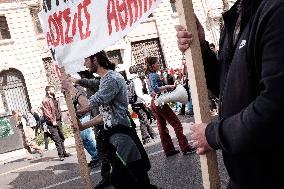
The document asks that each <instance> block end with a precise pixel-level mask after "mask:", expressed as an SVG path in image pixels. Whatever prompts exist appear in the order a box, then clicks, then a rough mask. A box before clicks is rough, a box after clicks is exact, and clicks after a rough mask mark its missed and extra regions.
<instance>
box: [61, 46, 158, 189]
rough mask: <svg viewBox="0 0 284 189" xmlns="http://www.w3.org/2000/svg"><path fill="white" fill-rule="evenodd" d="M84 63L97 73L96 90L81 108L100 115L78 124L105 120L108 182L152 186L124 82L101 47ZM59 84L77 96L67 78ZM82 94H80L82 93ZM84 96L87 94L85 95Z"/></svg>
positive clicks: (141, 188) (121, 187) (142, 188)
mask: <svg viewBox="0 0 284 189" xmlns="http://www.w3.org/2000/svg"><path fill="white" fill-rule="evenodd" d="M85 66H86V67H87V68H88V69H89V71H90V72H91V73H97V74H98V75H99V76H100V77H101V80H100V86H99V90H98V91H97V92H96V93H95V94H94V95H92V96H91V97H90V99H89V104H87V105H86V106H85V107H86V108H85V110H84V108H83V109H82V111H81V112H77V113H83V112H84V111H86V112H88V111H89V110H90V109H93V108H96V107H100V115H98V116H96V117H95V118H94V119H92V120H91V121H89V122H86V123H84V124H83V125H81V126H80V127H81V129H84V128H88V127H92V126H95V125H98V124H101V123H102V121H103V123H104V131H105V132H104V136H105V140H106V142H108V143H109V148H110V149H113V150H112V152H113V153H112V156H111V158H112V172H111V184H112V185H113V186H114V187H115V188H116V189H132V188H138V189H152V188H156V187H155V186H154V185H151V184H150V179H149V177H148V171H149V170H150V168H151V165H150V162H149V159H148V155H147V154H146V151H145V149H144V148H143V145H142V144H141V142H140V140H139V138H138V136H137V134H136V132H135V129H133V128H132V124H131V122H130V119H129V117H128V99H127V86H126V83H125V80H124V78H123V77H122V76H121V75H120V74H119V73H118V72H116V71H114V69H115V64H113V63H111V62H110V61H109V59H108V58H107V56H106V53H105V52H104V51H101V52H99V53H96V54H94V55H92V56H90V57H88V58H86V59H85ZM62 88H63V89H64V90H66V89H68V90H69V91H70V93H71V95H73V96H76V93H78V90H77V89H76V88H75V87H74V86H73V85H72V83H71V82H70V81H68V80H65V81H63V82H62ZM81 98H83V97H81ZM85 98H86V97H85Z"/></svg>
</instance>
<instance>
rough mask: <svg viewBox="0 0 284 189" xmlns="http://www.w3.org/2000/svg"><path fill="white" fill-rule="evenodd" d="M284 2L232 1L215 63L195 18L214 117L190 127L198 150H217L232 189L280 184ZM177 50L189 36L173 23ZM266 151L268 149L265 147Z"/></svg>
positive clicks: (283, 136) (283, 133)
mask: <svg viewBox="0 0 284 189" xmlns="http://www.w3.org/2000/svg"><path fill="white" fill-rule="evenodd" d="M283 19H284V1H283V0H274V1H269V0H238V1H237V2H236V3H235V4H234V5H233V7H232V8H231V9H230V10H229V11H227V12H226V13H224V14H223V20H224V29H223V31H222V34H221V38H220V44H219V46H220V49H219V61H218V60H217V58H216V56H215V54H214V53H213V52H212V51H211V50H210V48H209V44H208V42H206V41H205V37H204V36H205V33H204V30H203V28H202V26H201V24H200V23H199V21H198V20H197V28H198V33H199V40H200V45H201V50H202V57H203V65H204V69H205V76H206V82H207V86H208V88H209V90H210V91H211V92H212V93H213V94H214V95H215V96H219V119H218V120H214V121H212V122H210V123H201V124H195V125H193V126H192V128H191V130H192V134H191V136H192V140H193V145H194V147H196V148H197V153H198V154H205V153H206V152H208V151H211V150H218V149H220V150H222V153H223V160H224V163H225V166H226V168H227V171H228V174H229V177H230V183H229V185H228V188H233V189H251V188H257V189H267V188H281V186H283V182H282V174H279V173H281V171H282V170H283V167H284V162H283V158H282V156H281V155H280V154H281V152H282V148H283V145H284V129H283V128H284V127H283V122H284V119H283V114H284V109H283V105H284V98H283V96H284V88H283V84H284V35H283V34H284V25H283ZM176 30H177V32H178V34H177V36H178V42H179V49H180V50H181V51H182V52H184V51H185V50H186V49H188V48H189V47H190V44H191V41H192V40H194V39H192V34H191V33H190V32H188V31H185V29H184V28H183V27H181V26H177V27H176ZM267 149H269V151H267Z"/></svg>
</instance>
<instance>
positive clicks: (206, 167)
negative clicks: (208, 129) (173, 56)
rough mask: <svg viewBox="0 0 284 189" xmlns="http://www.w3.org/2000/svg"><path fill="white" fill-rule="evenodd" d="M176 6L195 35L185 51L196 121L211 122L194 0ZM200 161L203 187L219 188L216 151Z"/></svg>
mask: <svg viewBox="0 0 284 189" xmlns="http://www.w3.org/2000/svg"><path fill="white" fill-rule="evenodd" d="M176 7H177V11H178V14H179V19H180V24H181V25H182V26H184V27H185V28H186V29H187V31H190V32H192V35H193V42H192V44H191V47H190V49H188V50H187V51H186V52H185V59H186V63H187V71H188V74H189V83H190V91H191V97H192V102H193V109H194V119H195V123H209V122H210V120H211V117H210V114H209V102H208V90H207V86H206V79H205V73H204V67H203V60H202V54H201V48H200V42H199V37H198V32H197V26H196V19H195V17H194V10H193V5H192V0H176ZM200 163H201V171H202V180H203V187H204V188H205V189H209V188H210V189H219V188H220V178H219V174H218V163H217V156H216V152H214V151H212V152H209V153H207V154H206V155H201V156H200Z"/></svg>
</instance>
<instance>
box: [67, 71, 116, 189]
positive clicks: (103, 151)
mask: <svg viewBox="0 0 284 189" xmlns="http://www.w3.org/2000/svg"><path fill="white" fill-rule="evenodd" d="M78 74H79V75H80V77H81V79H76V78H71V77H70V78H69V79H70V80H71V81H72V82H74V83H75V84H77V85H80V86H82V87H85V88H86V93H87V97H88V98H90V97H91V96H92V95H94V94H95V93H96V92H97V91H98V90H99V85H100V78H96V77H94V76H93V74H92V73H90V72H89V71H88V70H85V71H80V72H78ZM78 100H79V101H80V100H81V98H80V97H78ZM97 115H99V108H93V109H92V110H91V116H92V118H95V117H96V116H97ZM93 126H95V125H93ZM94 131H95V139H96V147H97V155H98V157H99V159H100V161H101V177H102V180H101V181H100V182H99V183H98V184H97V185H96V186H95V189H104V188H106V187H108V186H109V185H110V171H111V163H110V156H111V155H110V153H111V152H110V149H109V143H106V142H105V137H104V125H103V123H102V124H98V125H96V126H95V127H94Z"/></svg>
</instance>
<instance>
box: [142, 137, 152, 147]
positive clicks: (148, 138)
mask: <svg viewBox="0 0 284 189" xmlns="http://www.w3.org/2000/svg"><path fill="white" fill-rule="evenodd" d="M150 142H151V140H150V137H147V138H144V139H142V143H143V145H146V144H147V143H150Z"/></svg>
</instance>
